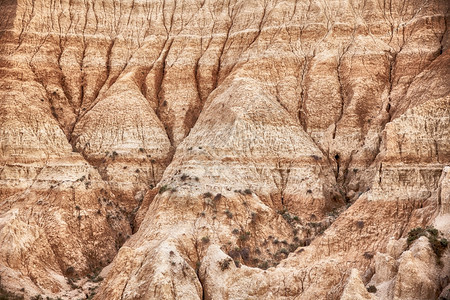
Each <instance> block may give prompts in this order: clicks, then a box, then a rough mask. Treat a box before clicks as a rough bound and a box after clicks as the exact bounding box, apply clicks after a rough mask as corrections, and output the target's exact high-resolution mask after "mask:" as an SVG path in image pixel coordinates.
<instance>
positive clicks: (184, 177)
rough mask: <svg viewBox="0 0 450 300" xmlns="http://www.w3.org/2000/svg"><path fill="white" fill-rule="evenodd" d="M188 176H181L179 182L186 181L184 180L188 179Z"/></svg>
mask: <svg viewBox="0 0 450 300" xmlns="http://www.w3.org/2000/svg"><path fill="white" fill-rule="evenodd" d="M188 178H189V176H187V175H186V174H183V175H181V177H180V179H181V181H186V179H188Z"/></svg>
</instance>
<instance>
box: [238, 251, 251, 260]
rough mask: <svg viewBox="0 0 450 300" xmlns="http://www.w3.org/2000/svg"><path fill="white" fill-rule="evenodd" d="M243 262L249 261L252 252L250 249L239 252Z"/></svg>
mask: <svg viewBox="0 0 450 300" xmlns="http://www.w3.org/2000/svg"><path fill="white" fill-rule="evenodd" d="M239 254H240V255H241V257H242V259H243V260H248V259H249V258H250V250H249V249H248V248H243V249H241V251H239Z"/></svg>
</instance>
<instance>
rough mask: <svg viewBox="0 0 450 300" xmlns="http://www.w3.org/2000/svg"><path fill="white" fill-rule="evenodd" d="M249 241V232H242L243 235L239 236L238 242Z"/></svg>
mask: <svg viewBox="0 0 450 300" xmlns="http://www.w3.org/2000/svg"><path fill="white" fill-rule="evenodd" d="M249 239H250V232H249V231H246V232H243V233H241V234H240V235H239V240H240V241H241V242H245V241H248V240H249Z"/></svg>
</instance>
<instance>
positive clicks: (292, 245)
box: [289, 244, 299, 252]
mask: <svg viewBox="0 0 450 300" xmlns="http://www.w3.org/2000/svg"><path fill="white" fill-rule="evenodd" d="M298 247H299V245H298V244H289V252H294V251H295V250H297V248H298Z"/></svg>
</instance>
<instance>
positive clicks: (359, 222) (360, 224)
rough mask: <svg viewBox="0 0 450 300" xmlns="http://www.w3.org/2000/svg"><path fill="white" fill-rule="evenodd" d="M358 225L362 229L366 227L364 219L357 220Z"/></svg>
mask: <svg viewBox="0 0 450 300" xmlns="http://www.w3.org/2000/svg"><path fill="white" fill-rule="evenodd" d="M356 227H358V228H359V229H362V228H363V227H364V221H357V222H356Z"/></svg>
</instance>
